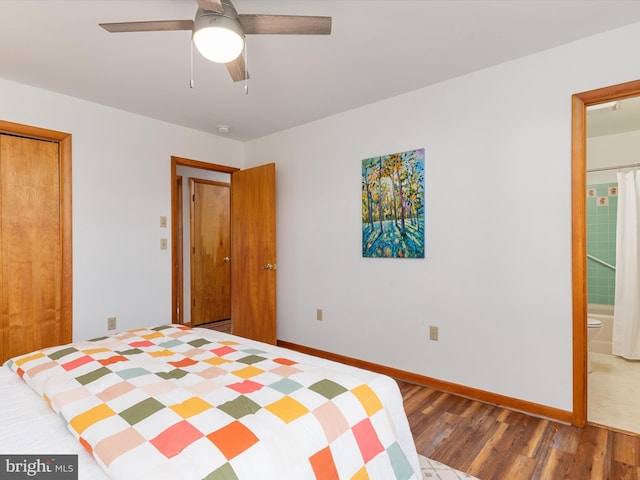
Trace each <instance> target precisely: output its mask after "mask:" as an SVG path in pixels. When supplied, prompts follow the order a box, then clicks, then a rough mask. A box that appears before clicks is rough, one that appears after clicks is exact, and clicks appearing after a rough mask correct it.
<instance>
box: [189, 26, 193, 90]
mask: <svg viewBox="0 0 640 480" xmlns="http://www.w3.org/2000/svg"><path fill="white" fill-rule="evenodd" d="M190 69H191V71H190V74H191V79H190V80H189V88H193V37H191V66H190Z"/></svg>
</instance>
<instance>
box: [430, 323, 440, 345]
mask: <svg viewBox="0 0 640 480" xmlns="http://www.w3.org/2000/svg"><path fill="white" fill-rule="evenodd" d="M429 340H433V341H434V342H437V341H438V327H436V326H435V325H429Z"/></svg>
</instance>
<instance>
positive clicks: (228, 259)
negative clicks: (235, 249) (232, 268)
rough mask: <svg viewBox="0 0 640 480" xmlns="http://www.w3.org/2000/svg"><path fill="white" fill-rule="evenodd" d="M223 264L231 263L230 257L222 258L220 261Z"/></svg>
mask: <svg viewBox="0 0 640 480" xmlns="http://www.w3.org/2000/svg"><path fill="white" fill-rule="evenodd" d="M222 261H223V262H230V261H231V257H224V258H223V259H222Z"/></svg>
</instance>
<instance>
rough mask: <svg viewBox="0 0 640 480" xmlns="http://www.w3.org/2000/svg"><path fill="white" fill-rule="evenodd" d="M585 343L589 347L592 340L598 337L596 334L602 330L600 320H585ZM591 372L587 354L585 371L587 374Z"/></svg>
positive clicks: (589, 357) (589, 355) (589, 356)
mask: <svg viewBox="0 0 640 480" xmlns="http://www.w3.org/2000/svg"><path fill="white" fill-rule="evenodd" d="M587 327H588V328H587V332H588V335H587V341H588V344H589V346H590V345H591V340H593V338H594V337H595V336H596V335H598V333H600V329H601V328H602V322H601V321H600V320H598V319H597V318H591V317H588V318H587ZM592 370H593V368H592V367H591V354H590V353H588V354H587V371H588V372H589V373H591V371H592Z"/></svg>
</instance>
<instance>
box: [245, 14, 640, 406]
mask: <svg viewBox="0 0 640 480" xmlns="http://www.w3.org/2000/svg"><path fill="white" fill-rule="evenodd" d="M639 43H640V24H636V25H632V26H630V27H627V28H623V29H620V30H617V31H612V32H608V33H606V34H602V35H598V36H594V37H591V38H588V39H585V40H582V41H579V42H575V43H572V44H568V45H565V46H563V47H560V48H556V49H553V50H549V51H547V52H543V53H540V54H537V55H533V56H530V57H526V58H522V59H519V60H517V61H513V62H509V63H506V64H503V65H499V66H496V67H493V68H489V69H486V70H484V71H480V72H476V73H474V74H470V75H466V76H464V77H460V78H457V79H454V80H451V81H447V82H444V83H441V84H438V85H435V86H432V87H429V88H425V89H422V90H418V91H415V92H412V93H410V94H406V95H403V96H399V97H396V98H392V99H389V100H387V101H383V102H380V103H377V104H372V105H368V106H366V107H363V108H359V109H356V110H353V111H350V112H347V113H344V114H340V115H336V116H334V117H331V118H327V119H325V120H321V121H317V122H314V123H311V124H307V125H304V126H301V127H297V128H294V129H291V130H288V131H284V132H281V133H279V134H275V135H272V136H268V137H264V138H262V139H258V140H255V141H252V142H249V143H247V145H246V163H247V165H257V164H261V163H266V162H271V161H273V162H275V163H276V172H277V173H276V175H277V195H278V210H277V213H278V220H277V221H278V224H277V225H278V310H279V314H278V338H279V339H282V340H287V341H290V342H295V343H299V344H303V345H308V346H311V347H316V348H319V349H324V350H328V351H332V352H336V353H340V354H344V355H348V356H351V357H356V358H361V359H364V360H369V361H372V362H376V363H380V364H383V365H388V366H391V367H396V368H400V369H404V370H409V371H412V372H416V373H419V374H422V375H427V376H431V377H435V378H438V379H442V380H445V381H449V382H454V383H457V384H461V385H467V386H470V387H475V388H479V389H483V390H487V391H491V392H495V393H499V394H503V395H508V396H511V397H516V398H521V399H524V400H528V401H531V402H536V403H540V404H544V405H548V406H551V407H556V408H560V409H564V410H571V409H572V365H571V355H572V338H571V322H572V308H571V95H572V94H573V93H578V92H582V91H586V90H591V89H595V88H600V87H604V86H607V85H612V84H616V83H621V82H625V81H629V80H634V79H638V78H640V62H639V60H640V58H639V57H640V50H638V48H637V45H638V44H639ZM416 61H419V55H418V56H416ZM398 74H401V73H398ZM421 147H424V148H425V149H426V168H425V171H426V191H427V194H426V197H427V198H426V232H427V238H426V259H423V260H409V259H399V260H391V259H364V258H362V256H361V216H360V214H361V211H360V210H361V194H360V188H361V187H360V169H361V160H362V159H364V158H368V157H372V156H377V155H381V154H386V153H393V152H400V151H404V150H410V149H415V148H421ZM316 308H323V309H324V321H322V322H319V321H317V320H316V319H315V311H316ZM430 324H434V325H438V326H439V327H440V341H439V342H433V341H429V340H428V326H429V325H430Z"/></svg>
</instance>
